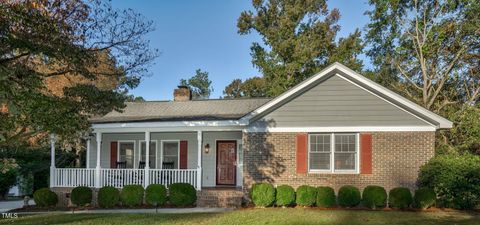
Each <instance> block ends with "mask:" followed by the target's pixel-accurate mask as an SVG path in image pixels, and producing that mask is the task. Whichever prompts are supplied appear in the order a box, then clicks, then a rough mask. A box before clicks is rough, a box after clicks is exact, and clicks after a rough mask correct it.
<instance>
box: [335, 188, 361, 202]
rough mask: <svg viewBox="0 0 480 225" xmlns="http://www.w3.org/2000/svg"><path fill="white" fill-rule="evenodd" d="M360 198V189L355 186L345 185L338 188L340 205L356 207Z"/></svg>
mask: <svg viewBox="0 0 480 225" xmlns="http://www.w3.org/2000/svg"><path fill="white" fill-rule="evenodd" d="M360 200H361V198H360V190H358V188H356V187H354V186H350V185H345V186H343V187H341V188H340V190H338V205H340V206H342V207H355V206H357V205H358V204H360Z"/></svg>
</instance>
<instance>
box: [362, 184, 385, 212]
mask: <svg viewBox="0 0 480 225" xmlns="http://www.w3.org/2000/svg"><path fill="white" fill-rule="evenodd" d="M362 204H363V205H364V206H366V207H368V208H371V209H377V208H384V207H385V206H386V204H387V192H386V191H385V188H383V187H380V186H375V185H371V186H367V187H366V188H365V189H363V194H362Z"/></svg>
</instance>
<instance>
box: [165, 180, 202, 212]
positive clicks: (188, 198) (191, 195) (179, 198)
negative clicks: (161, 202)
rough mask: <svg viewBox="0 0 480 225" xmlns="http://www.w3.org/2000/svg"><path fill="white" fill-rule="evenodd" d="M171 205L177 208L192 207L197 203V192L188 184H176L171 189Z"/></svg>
mask: <svg viewBox="0 0 480 225" xmlns="http://www.w3.org/2000/svg"><path fill="white" fill-rule="evenodd" d="M169 191H170V203H172V204H173V205H175V206H182V207H184V206H191V205H193V204H194V203H195V201H197V190H195V188H194V187H193V186H192V185H191V184H187V183H175V184H171V185H170V187H169Z"/></svg>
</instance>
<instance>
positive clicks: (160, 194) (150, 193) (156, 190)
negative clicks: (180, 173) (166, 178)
mask: <svg viewBox="0 0 480 225" xmlns="http://www.w3.org/2000/svg"><path fill="white" fill-rule="evenodd" d="M145 201H146V202H147V203H148V204H150V205H153V206H159V205H163V204H165V202H166V201H167V189H166V188H165V186H164V185H162V184H150V185H148V187H147V189H146V190H145Z"/></svg>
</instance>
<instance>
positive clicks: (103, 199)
mask: <svg viewBox="0 0 480 225" xmlns="http://www.w3.org/2000/svg"><path fill="white" fill-rule="evenodd" d="M119 202H120V191H119V190H118V189H117V188H115V187H111V186H105V187H102V188H100V190H99V191H98V205H99V206H100V207H102V208H111V207H113V206H115V205H117V204H118V203H119Z"/></svg>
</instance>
